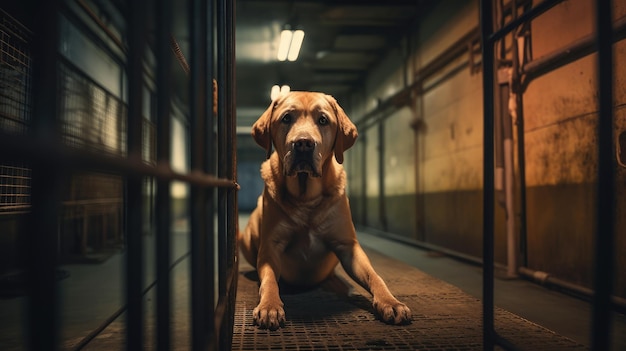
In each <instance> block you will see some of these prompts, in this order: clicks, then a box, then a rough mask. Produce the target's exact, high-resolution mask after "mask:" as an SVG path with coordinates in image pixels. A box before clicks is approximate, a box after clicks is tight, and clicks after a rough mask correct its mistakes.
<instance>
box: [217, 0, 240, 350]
mask: <svg viewBox="0 0 626 351" xmlns="http://www.w3.org/2000/svg"><path fill="white" fill-rule="evenodd" d="M217 44H218V45H217V47H218V55H217V62H218V65H217V66H218V75H217V76H218V81H219V93H218V126H217V127H218V165H219V168H218V177H226V178H229V179H233V180H236V178H237V158H236V151H235V150H236V147H237V139H236V138H237V137H236V135H237V134H236V117H235V96H236V91H235V1H228V0H219V1H218V2H217ZM218 204H219V205H218V220H219V222H218V247H219V282H220V283H219V292H220V294H219V295H220V301H219V302H218V309H219V310H218V317H220V321H219V326H218V333H219V334H218V337H219V349H220V350H222V349H230V346H231V341H232V331H233V325H234V306H235V296H236V290H237V269H238V267H237V262H236V258H237V245H236V235H237V232H236V231H237V227H238V225H237V188H222V189H219V190H218Z"/></svg>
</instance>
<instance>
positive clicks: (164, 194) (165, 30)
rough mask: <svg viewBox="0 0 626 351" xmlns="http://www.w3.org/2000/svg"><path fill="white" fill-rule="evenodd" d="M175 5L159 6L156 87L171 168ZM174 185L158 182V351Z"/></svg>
mask: <svg viewBox="0 0 626 351" xmlns="http://www.w3.org/2000/svg"><path fill="white" fill-rule="evenodd" d="M171 12H172V4H171V2H170V1H169V0H157V1H156V6H155V18H156V21H157V23H158V24H159V25H158V26H156V48H155V51H156V57H157V60H158V61H157V69H156V84H157V106H156V115H157V118H156V121H157V122H156V123H157V141H158V143H157V150H156V152H157V155H156V156H157V163H158V164H164V165H169V164H170V152H171V146H170V142H171V137H170V124H171V123H170V118H171V117H170V112H171V111H170V103H171V79H170V67H171V63H172V59H171V54H170V46H169V40H170V33H171V27H172V18H171V17H172V16H171ZM170 185H171V182H170V181H169V180H166V179H159V180H157V185H156V203H155V207H156V213H157V220H156V257H157V260H156V262H155V263H156V275H157V286H156V288H157V290H156V291H157V301H156V314H157V325H156V330H157V336H156V342H157V347H156V349H157V350H158V351H167V350H169V349H170V347H171V339H172V337H171V334H172V333H171V330H170V322H171V302H172V296H171V291H172V282H171V280H172V279H171V275H170V261H171V256H172V254H171V249H170V244H171V238H170V235H171V224H172V220H171V202H172V201H171V198H170Z"/></svg>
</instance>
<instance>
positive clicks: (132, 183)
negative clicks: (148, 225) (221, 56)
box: [126, 0, 147, 350]
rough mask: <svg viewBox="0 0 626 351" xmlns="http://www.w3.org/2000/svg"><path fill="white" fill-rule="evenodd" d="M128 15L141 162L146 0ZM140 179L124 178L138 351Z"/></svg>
mask: <svg viewBox="0 0 626 351" xmlns="http://www.w3.org/2000/svg"><path fill="white" fill-rule="evenodd" d="M128 9H129V16H128V37H129V41H128V49H129V50H128V60H127V63H126V70H127V79H128V116H127V123H128V129H127V130H128V135H127V138H128V141H127V145H128V157H129V159H131V160H133V161H134V162H138V163H139V162H142V160H141V146H142V124H143V116H142V109H143V97H142V95H143V54H144V49H145V39H146V36H145V30H146V23H145V18H146V9H147V4H146V1H145V0H137V1H132V2H130V3H129V7H128ZM142 207H143V199H142V178H141V177H139V176H138V175H131V176H129V177H128V178H127V181H126V215H127V228H126V303H127V306H128V312H127V322H126V323H127V326H126V348H127V350H138V349H140V348H141V347H142V345H143V306H142V283H143V249H142V231H143V225H142V224H143V223H142Z"/></svg>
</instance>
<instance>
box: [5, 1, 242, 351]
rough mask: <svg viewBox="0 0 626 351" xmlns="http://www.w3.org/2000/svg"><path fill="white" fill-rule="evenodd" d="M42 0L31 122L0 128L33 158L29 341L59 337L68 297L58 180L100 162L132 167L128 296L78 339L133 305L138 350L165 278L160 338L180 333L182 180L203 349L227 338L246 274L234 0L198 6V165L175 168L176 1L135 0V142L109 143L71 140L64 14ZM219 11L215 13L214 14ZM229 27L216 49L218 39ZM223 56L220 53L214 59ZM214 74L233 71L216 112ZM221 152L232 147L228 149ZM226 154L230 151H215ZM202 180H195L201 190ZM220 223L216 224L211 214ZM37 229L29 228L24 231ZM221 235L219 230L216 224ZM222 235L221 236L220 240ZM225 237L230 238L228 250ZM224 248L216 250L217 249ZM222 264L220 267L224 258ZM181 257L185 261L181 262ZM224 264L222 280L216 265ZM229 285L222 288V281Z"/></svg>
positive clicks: (129, 340)
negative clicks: (239, 241) (150, 294)
mask: <svg viewBox="0 0 626 351" xmlns="http://www.w3.org/2000/svg"><path fill="white" fill-rule="evenodd" d="M35 4H36V5H37V6H38V9H39V10H38V11H36V12H35V14H34V15H35V16H37V18H35V19H34V20H33V23H35V26H34V27H33V39H32V43H30V46H31V48H32V57H33V74H32V78H33V80H32V91H31V92H30V94H29V96H27V97H26V99H27V100H28V101H29V103H30V102H32V118H31V121H32V126H30V127H32V128H29V129H27V130H26V131H24V133H20V134H12V133H9V132H7V131H6V130H0V135H1V136H2V137H1V138H0V148H3V149H9V148H10V149H11V150H12V152H11V153H4V154H2V161H3V162H4V161H5V160H6V161H9V162H14V161H17V162H25V163H27V164H28V166H29V167H31V169H32V181H31V186H32V188H31V202H32V206H31V209H30V214H29V216H30V217H31V218H30V220H29V221H28V223H29V224H30V226H29V227H27V228H25V230H24V233H25V235H24V240H28V243H27V244H26V245H24V247H25V248H28V249H27V250H26V251H25V253H26V254H27V262H28V278H29V299H30V302H29V306H30V308H29V314H28V319H27V321H28V326H27V327H28V331H27V333H26V334H27V335H28V338H29V339H28V342H29V345H28V346H29V348H30V349H34V350H56V349H58V348H59V341H60V340H59V338H60V337H59V335H60V327H59V307H58V304H57V299H58V294H57V293H56V276H55V275H56V269H57V251H56V248H57V244H56V240H57V234H58V228H59V217H58V213H59V212H58V209H59V208H60V205H61V203H62V202H61V196H60V195H61V194H59V193H58V191H57V190H58V189H61V188H62V187H61V186H58V184H59V183H60V182H61V181H62V179H63V176H64V175H65V173H66V172H67V173H71V172H75V171H86V170H87V171H98V172H105V173H108V174H113V175H116V176H122V177H124V179H125V182H126V183H125V223H124V234H125V236H126V256H127V259H126V261H125V265H126V267H125V284H126V289H125V296H126V305H125V306H124V307H122V308H121V309H120V310H119V311H118V312H116V313H115V314H114V315H113V316H111V318H109V319H107V320H106V321H105V324H104V325H103V326H102V328H101V329H98V331H97V332H95V334H93V333H92V334H93V335H91V334H90V335H88V336H87V337H86V338H85V339H84V340H83V341H81V342H80V343H79V345H80V346H79V347H83V346H85V345H86V344H87V343H88V342H89V341H90V340H92V339H93V338H94V337H95V335H96V334H97V333H99V332H101V331H102V330H103V329H104V328H105V327H106V325H108V323H111V322H112V321H113V319H115V318H117V317H118V316H120V315H121V314H122V313H123V312H124V311H126V312H127V318H126V331H127V333H126V349H128V350H138V349H141V348H142V347H143V345H144V343H145V336H144V331H145V325H144V318H145V313H144V312H145V311H144V310H143V308H142V304H143V296H144V295H145V293H146V291H147V290H148V289H151V288H152V287H154V286H156V291H157V304H156V311H157V315H156V318H157V322H156V333H155V338H156V340H155V341H156V344H157V349H158V350H169V349H170V348H171V347H172V345H171V342H172V341H171V340H172V338H171V333H172V329H171V328H172V326H171V316H170V314H171V308H172V296H171V284H172V282H171V268H172V265H171V264H170V259H171V252H170V240H171V238H170V235H171V229H170V227H171V222H172V218H171V212H170V206H171V195H170V191H169V187H170V184H171V182H172V181H174V180H178V181H182V182H185V183H187V184H188V185H190V186H191V187H192V188H193V189H194V191H191V195H190V197H191V201H192V204H193V206H192V207H191V210H190V211H191V213H190V215H191V218H192V221H191V222H192V228H191V240H192V245H191V250H192V252H191V258H192V265H191V267H192V269H191V271H192V272H191V275H192V277H191V287H190V289H191V295H192V297H191V299H192V305H191V306H192V307H191V308H192V310H191V311H190V312H191V314H192V320H191V326H190V329H191V346H192V348H193V349H194V350H199V349H202V350H206V349H211V350H223V349H230V345H231V338H232V327H233V321H234V315H233V313H234V301H235V300H234V298H235V293H236V284H237V264H236V263H237V260H236V241H235V239H236V227H237V209H236V206H237V198H236V192H237V188H238V186H237V183H236V151H235V145H236V141H235V138H236V132H235V130H236V128H235V101H234V94H235V84H234V81H235V77H234V61H235V56H234V45H235V44H234V43H235V40H234V39H235V36H234V1H228V0H219V1H218V0H212V1H208V2H207V1H201V0H193V1H192V2H191V5H190V7H189V16H190V19H191V20H190V22H191V24H190V27H189V30H190V34H191V37H192V40H191V45H190V47H191V49H192V54H191V57H190V59H191V60H190V62H191V69H192V72H193V74H191V75H190V76H189V84H190V98H191V99H190V105H189V111H190V116H191V117H190V123H191V128H190V129H191V138H190V139H191V151H192V152H191V159H192V169H191V171H190V172H178V171H173V170H172V169H171V160H170V152H171V149H170V141H171V140H170V139H171V138H170V133H171V128H170V122H171V110H170V109H171V105H170V104H171V101H172V99H171V98H172V92H171V91H170V89H171V84H170V79H171V77H170V73H171V72H170V69H171V55H172V53H171V51H170V47H169V43H170V40H169V36H170V28H171V23H172V22H171V21H172V18H171V5H172V2H171V1H168V0H154V1H148V0H141V1H132V2H129V3H128V7H127V10H128V17H127V18H126V20H127V23H128V28H127V30H128V32H127V34H128V36H127V39H128V41H127V45H128V50H127V54H128V56H127V61H126V67H125V68H126V77H127V79H128V84H127V85H126V86H127V88H128V91H127V93H128V114H127V118H126V123H127V125H126V128H127V129H126V131H127V133H126V140H125V141H124V142H126V145H127V147H128V152H127V153H102V152H98V150H95V149H93V148H81V147H77V146H76V145H70V144H69V143H67V141H66V140H64V139H63V138H62V133H61V126H62V123H63V121H61V120H60V116H59V115H60V113H59V111H60V104H61V102H62V101H61V99H58V97H59V96H58V95H57V94H51V93H50V92H51V91H57V92H60V93H61V94H62V89H58V85H60V84H61V82H60V81H61V80H60V64H59V63H60V60H59V54H58V48H59V44H58V43H59V21H58V14H59V13H60V11H61V5H60V1H58V0H52V1H51V0H47V1H36V2H35ZM150 9H154V11H155V16H156V18H157V20H158V21H159V25H158V26H155V28H156V29H157V32H156V33H155V38H156V42H155V43H156V44H155V46H154V49H155V58H156V61H155V62H156V71H155V79H156V84H155V86H156V90H157V91H156V94H157V101H156V115H157V118H156V123H155V124H154V126H153V127H152V128H154V131H153V132H151V133H153V135H156V138H157V141H158V142H157V144H156V163H155V162H154V160H151V162H145V161H146V160H144V159H143V158H142V152H144V151H145V150H144V148H143V146H144V145H143V144H142V139H143V138H144V137H145V133H144V131H145V125H144V119H143V116H142V103H143V97H142V94H143V83H144V78H145V77H144V72H145V69H146V67H145V60H144V59H145V55H146V52H145V49H146V48H147V47H148V45H147V39H148V36H147V28H148V23H147V18H151V17H150V16H146V13H148V12H149V10H150ZM215 19H218V20H217V21H214V20H215ZM218 37H219V38H220V39H219V40H220V45H218V46H217V52H215V50H214V49H213V46H214V39H216V38H218ZM214 57H217V62H220V64H219V65H215V64H214ZM212 76H217V77H218V79H221V80H223V81H224V83H223V84H220V85H219V86H220V88H219V92H218V93H219V97H220V99H219V108H220V111H219V116H218V121H215V120H214V118H213V108H212V107H213V105H212V101H213V99H212V96H211V95H212V92H213V89H212V78H211V77H212ZM222 154H223V155H222ZM217 155H222V156H219V158H218V156H217ZM151 179H154V180H155V181H156V184H157V191H156V202H155V208H156V213H157V227H156V241H157V243H156V259H157V261H156V270H157V272H156V274H157V279H156V282H154V283H153V284H151V285H150V286H148V287H147V288H142V282H143V281H144V272H143V270H144V269H143V268H144V267H143V255H144V252H143V250H144V248H143V243H142V232H143V229H144V228H143V222H144V216H145V214H144V213H143V212H142V210H141V209H142V208H143V206H142V205H143V204H142V202H143V195H144V194H142V189H143V182H144V181H145V180H151ZM215 189H218V191H219V194H220V196H221V197H222V198H223V199H224V201H223V202H222V204H223V205H225V206H226V208H225V209H224V210H221V211H219V212H217V213H216V211H215V208H214V207H215V206H214V200H215V196H214V192H215ZM196 190H197V191H196ZM215 214H217V220H218V223H220V225H219V226H218V232H217V233H215V231H214V215H215ZM26 234H28V235H26ZM216 235H217V236H216ZM214 243H219V245H220V246H219V250H216V248H217V247H215V244H214ZM222 247H223V248H224V250H222ZM216 254H217V255H218V256H217V257H219V259H217V258H216V256H215V255H216ZM216 263H217V264H219V265H220V266H219V267H216V266H215V264H216ZM175 264H176V263H175ZM216 272H219V273H218V275H217V278H219V280H216V279H215V278H216V275H215V273H216ZM218 291H219V292H220V293H221V295H220V296H219V297H218V296H215V293H216V292H218Z"/></svg>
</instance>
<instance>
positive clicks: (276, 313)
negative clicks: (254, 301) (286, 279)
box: [252, 301, 285, 330]
mask: <svg viewBox="0 0 626 351" xmlns="http://www.w3.org/2000/svg"><path fill="white" fill-rule="evenodd" d="M252 318H253V320H254V325H258V326H259V328H261V329H269V330H276V329H278V328H280V327H284V326H285V310H284V309H283V303H282V301H279V303H278V304H272V303H259V305H258V306H257V307H256V308H255V309H254V311H252Z"/></svg>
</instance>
